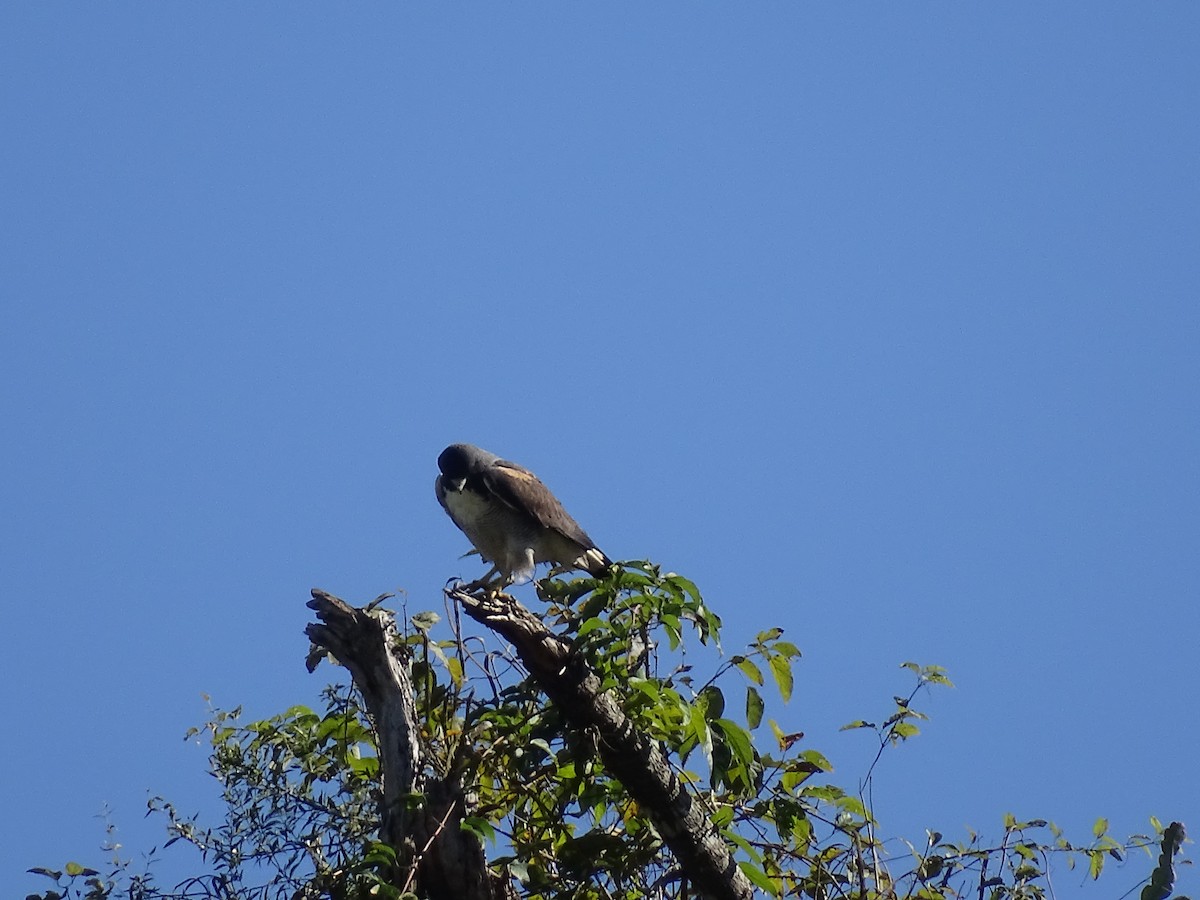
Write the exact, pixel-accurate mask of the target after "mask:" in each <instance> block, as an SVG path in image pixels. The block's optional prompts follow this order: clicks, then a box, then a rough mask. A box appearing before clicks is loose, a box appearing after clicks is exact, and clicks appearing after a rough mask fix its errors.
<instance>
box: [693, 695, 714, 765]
mask: <svg viewBox="0 0 1200 900" xmlns="http://www.w3.org/2000/svg"><path fill="white" fill-rule="evenodd" d="M688 731H689V732H690V733H691V735H692V736H693V737H694V738H695V739H696V744H697V745H698V746H699V747H700V752H702V753H703V754H704V761H705V762H706V763H708V767H709V769H712V764H713V755H712V746H713V745H712V732H711V731H710V730H709V728H708V721H707V720H706V719H705V717H704V707H703V706H701V705H700V704H696V705H695V706H693V707H692V710H691V715H690V717H689V721H688Z"/></svg>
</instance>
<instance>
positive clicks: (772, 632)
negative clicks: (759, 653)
mask: <svg viewBox="0 0 1200 900" xmlns="http://www.w3.org/2000/svg"><path fill="white" fill-rule="evenodd" d="M781 634H783V629H782V628H770V629H767V630H766V631H760V632H759V633H758V636H757V637H755V639H754V643H756V644H765V643H767V642H768V641H773V640H775V639H776V638H778V637H779V636H780V635H781Z"/></svg>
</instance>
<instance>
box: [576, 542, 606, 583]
mask: <svg viewBox="0 0 1200 900" xmlns="http://www.w3.org/2000/svg"><path fill="white" fill-rule="evenodd" d="M575 564H576V565H577V566H579V567H580V568H581V569H585V570H586V571H587V573H588V574H589V575H591V576H592V577H593V578H599V577H600V576H601V575H604V574H605V573H606V572H607V571H608V570H609V568H610V567H611V566H612V564H613V562H612V560H611V559H609V558H608V557H607V556H605V555H604V553H603V552H602V551H601V550H600V548H598V547H592V548H591V549H589V550H586V551H584V554H583V556H581V557H579V559H577V560H576V561H575Z"/></svg>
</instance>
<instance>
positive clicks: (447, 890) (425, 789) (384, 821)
mask: <svg viewBox="0 0 1200 900" xmlns="http://www.w3.org/2000/svg"><path fill="white" fill-rule="evenodd" d="M308 606H309V608H310V609H313V610H314V611H315V612H316V614H317V618H318V619H319V620H320V623H319V624H318V623H312V624H310V625H308V626H307V627H306V628H305V629H304V631H305V634H307V635H308V638H309V640H311V641H312V642H313V643H314V644H315V645H317V646H318V647H320V648H322V649H324V650H327V651H328V652H329V653H331V654H333V656H334V657H335V658H336V659H337V660H338V662H340V663H341V664H342V665H344V666H345V667H346V668H347V669H349V671H350V677H351V678H353V679H354V685H355V687H357V688H358V691H359V693H361V694H362V697H363V702H364V703H365V704H366V707H367V713H368V714H369V715H370V717H371V721H372V723H373V724H374V726H375V732H376V735H377V737H378V745H379V762H380V768H381V770H382V773H383V797H382V800H381V802H380V830H379V833H380V839H381V840H383V841H384V842H385V843H387V844H389V845H390V846H392V847H393V848H394V849H395V850H396V855H397V858H398V860H399V861H400V864H399V865H398V866H397V870H396V879H395V880H396V882H397V884H396V886H397V887H399V888H401V889H408V890H415V891H416V892H417V893H418V894H419V895H420V896H422V897H427V898H429V900H502V898H509V897H511V896H513V892H512V887H511V884H510V881H509V879H507V878H500V877H493V876H492V875H491V873H490V872H489V871H488V868H487V860H486V859H485V857H484V853H483V845H482V844H481V843H480V841H479V839H478V838H477V837H476V836H475V835H474V834H472V833H470V832H467V831H463V830H462V829H460V828H459V823H460V822H461V821H462V819H463V817H464V816H466V815H467V814H468V813H467V811H466V801H465V798H464V793H463V789H462V786H461V784H460V783H459V781H458V778H457V776H456V775H452V776H450V777H448V778H445V779H438V778H432V777H428V778H427V777H425V773H424V771H423V767H422V760H421V748H420V744H419V742H418V741H417V740H416V737H415V736H416V735H417V734H418V723H417V710H416V705H415V702H414V694H413V689H412V681H411V680H410V678H409V670H408V665H407V663H406V661H405V660H404V659H403V658H402V656H401V653H400V651H399V647H400V644H399V642H398V641H397V640H396V624H395V618H394V617H393V616H392V614H391V613H390V612H387V611H385V610H374V611H367V610H365V609H357V608H355V607H353V606H350V605H349V604H348V603H346V602H345V601H343V600H340V599H338V598H337V597H334V596H333V595H332V594H327V593H326V592H325V591H321V590H316V589H314V590H313V592H312V600H310V601H309V603H308ZM315 665H316V660H313V659H311V658H310V660H309V670H310V671H311V670H312V669H313V668H314V666H315ZM411 794H423V795H424V803H423V804H422V805H421V808H420V810H419V811H414V810H410V809H409V805H408V802H407V800H408V795H411ZM414 866H415V877H413V876H414Z"/></svg>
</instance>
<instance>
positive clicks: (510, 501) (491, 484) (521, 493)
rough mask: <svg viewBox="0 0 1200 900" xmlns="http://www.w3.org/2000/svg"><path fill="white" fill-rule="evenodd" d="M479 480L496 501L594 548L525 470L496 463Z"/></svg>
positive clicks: (564, 512)
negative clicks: (481, 480) (481, 479)
mask: <svg viewBox="0 0 1200 900" xmlns="http://www.w3.org/2000/svg"><path fill="white" fill-rule="evenodd" d="M483 481H484V484H485V486H486V487H487V489H488V490H489V491H490V492H491V493H492V494H494V495H495V497H496V499H498V500H499V501H500V502H501V503H504V504H505V505H506V506H509V507H511V508H512V509H515V510H516V511H517V512H520V513H523V514H524V515H527V516H530V517H531V518H533V519H534V520H535V521H536V522H538V523H539V524H540V525H542V526H543V527H545V528H552V529H554V530H555V531H557V532H558V533H559V534H561V535H562V536H563V537H565V538H567V539H569V540H572V541H574V542H575V543H577V544H579V546H580V547H582V548H583V549H584V550H588V549H591V548H592V547H595V546H596V544H595V542H594V541H593V540H592V539H591V538H590V537H588V535H587V532H586V531H584V530H583V529H582V528H580V527H579V523H578V522H576V521H575V520H574V519H572V518H571V515H570V513H568V512H567V511H566V510H565V509H563V505H562V504H561V503H559V502H558V498H557V497H555V496H554V494H552V493H551V492H550V489H549V488H548V487H546V485H544V484H542V481H541V479H540V478H538V477H537V476H536V475H534V474H533V473H532V472H530V471H529V470H528V469H526V468H524V467H522V466H518V465H517V464H516V463H511V462H508V461H507V460H503V459H501V460H497V461H496V462H494V463H492V464H491V465H490V466H488V467H487V469H486V470H485V471H484V474H483Z"/></svg>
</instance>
